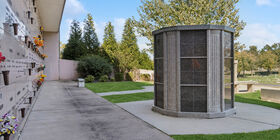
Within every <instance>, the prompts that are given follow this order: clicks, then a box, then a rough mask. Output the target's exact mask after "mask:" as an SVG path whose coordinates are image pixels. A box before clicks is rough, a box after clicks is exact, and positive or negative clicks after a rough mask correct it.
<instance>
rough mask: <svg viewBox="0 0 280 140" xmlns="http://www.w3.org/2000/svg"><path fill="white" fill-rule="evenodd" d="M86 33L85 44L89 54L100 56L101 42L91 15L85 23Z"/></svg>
mask: <svg viewBox="0 0 280 140" xmlns="http://www.w3.org/2000/svg"><path fill="white" fill-rule="evenodd" d="M84 23H85V26H84V33H83V42H84V45H85V48H86V49H87V52H88V53H89V54H96V55H97V54H98V51H99V41H98V38H97V34H96V32H95V28H94V22H93V18H92V15H91V14H88V15H87V19H85V21H84Z"/></svg>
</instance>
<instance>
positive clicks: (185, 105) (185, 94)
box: [181, 87, 207, 112]
mask: <svg viewBox="0 0 280 140" xmlns="http://www.w3.org/2000/svg"><path fill="white" fill-rule="evenodd" d="M181 111H182V112H207V87H181Z"/></svg>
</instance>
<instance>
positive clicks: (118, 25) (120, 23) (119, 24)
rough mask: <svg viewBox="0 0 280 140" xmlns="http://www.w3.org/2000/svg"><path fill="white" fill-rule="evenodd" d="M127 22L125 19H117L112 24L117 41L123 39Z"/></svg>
mask: <svg viewBox="0 0 280 140" xmlns="http://www.w3.org/2000/svg"><path fill="white" fill-rule="evenodd" d="M125 20H126V19H125V18H115V19H114V21H113V23H112V24H113V26H114V29H115V34H116V39H117V40H118V41H121V39H122V33H123V29H124V24H125Z"/></svg>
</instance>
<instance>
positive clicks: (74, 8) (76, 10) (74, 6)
mask: <svg viewBox="0 0 280 140" xmlns="http://www.w3.org/2000/svg"><path fill="white" fill-rule="evenodd" d="M85 12H86V10H85V8H84V6H83V5H82V3H81V2H80V1H79V0H67V1H66V4H65V13H66V14H70V15H79V14H81V13H85Z"/></svg>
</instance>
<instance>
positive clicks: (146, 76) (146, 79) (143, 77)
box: [140, 74, 151, 81]
mask: <svg viewBox="0 0 280 140" xmlns="http://www.w3.org/2000/svg"><path fill="white" fill-rule="evenodd" d="M140 78H141V80H144V81H150V80H151V76H150V74H141V75H140Z"/></svg>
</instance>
